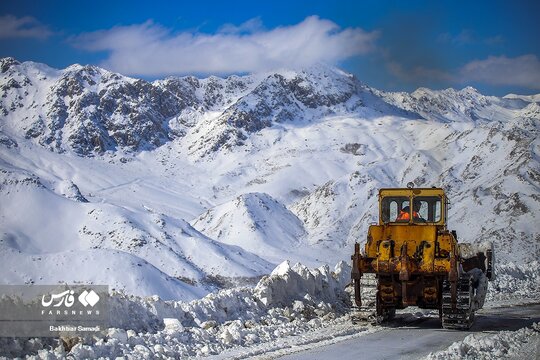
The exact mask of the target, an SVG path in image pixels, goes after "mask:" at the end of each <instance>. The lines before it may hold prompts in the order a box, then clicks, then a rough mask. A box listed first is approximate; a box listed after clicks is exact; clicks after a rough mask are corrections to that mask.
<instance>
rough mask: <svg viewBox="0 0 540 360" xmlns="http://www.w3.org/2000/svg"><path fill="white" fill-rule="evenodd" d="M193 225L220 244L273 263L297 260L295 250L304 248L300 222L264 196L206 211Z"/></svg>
mask: <svg viewBox="0 0 540 360" xmlns="http://www.w3.org/2000/svg"><path fill="white" fill-rule="evenodd" d="M192 225H193V226H194V227H195V228H197V229H198V230H199V231H201V232H202V233H204V234H207V235H208V236H210V237H212V238H214V239H216V240H219V241H220V242H223V243H226V244H231V245H236V246H240V247H241V248H243V249H246V250H248V251H250V252H252V253H254V254H257V255H258V256H260V257H262V258H265V259H268V260H269V261H271V262H274V263H278V262H279V261H280V260H282V259H292V260H298V259H299V258H300V256H296V253H298V248H299V247H301V246H305V245H306V244H305V243H304V242H303V241H302V240H303V238H304V235H305V234H304V227H303V224H302V222H301V221H300V219H298V218H297V217H296V216H295V215H294V214H293V213H292V212H290V211H289V210H288V209H287V208H286V207H285V206H284V205H283V204H281V203H279V202H278V201H276V200H275V199H273V198H272V197H270V196H269V195H267V194H261V193H248V194H244V195H241V196H239V197H237V198H236V199H234V200H233V201H230V202H227V203H225V204H221V205H218V206H216V207H213V208H211V209H210V210H208V211H206V212H205V213H203V214H202V215H200V216H199V217H198V218H197V219H195V220H194V221H193V222H192ZM301 257H303V258H306V257H307V254H303V255H302V256H301Z"/></svg>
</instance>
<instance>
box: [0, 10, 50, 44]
mask: <svg viewBox="0 0 540 360" xmlns="http://www.w3.org/2000/svg"><path fill="white" fill-rule="evenodd" d="M51 35H52V31H51V30H50V29H49V28H48V27H47V26H45V25H43V24H41V23H40V22H39V21H37V20H36V19H35V18H33V17H31V16H24V17H20V18H19V17H16V16H13V15H4V16H0V39H10V38H34V39H46V38H48V37H49V36H51Z"/></svg>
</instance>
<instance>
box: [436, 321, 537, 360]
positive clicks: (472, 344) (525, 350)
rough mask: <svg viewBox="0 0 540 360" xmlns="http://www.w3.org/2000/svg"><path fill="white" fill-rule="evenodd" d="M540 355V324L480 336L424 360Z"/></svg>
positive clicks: (469, 337) (522, 357)
mask: <svg viewBox="0 0 540 360" xmlns="http://www.w3.org/2000/svg"><path fill="white" fill-rule="evenodd" d="M538 354H540V323H535V324H533V325H532V326H531V327H527V328H523V329H519V330H517V331H501V332H499V333H496V334H495V335H491V334H485V333H479V334H471V335H469V336H467V337H466V338H465V339H464V340H463V341H458V342H455V343H453V344H452V345H451V346H450V347H449V348H448V349H446V350H443V351H439V352H436V353H431V354H429V355H428V356H427V357H425V360H450V359H460V360H461V359H475V360H477V359H501V358H505V359H533V358H535V357H537V356H538Z"/></svg>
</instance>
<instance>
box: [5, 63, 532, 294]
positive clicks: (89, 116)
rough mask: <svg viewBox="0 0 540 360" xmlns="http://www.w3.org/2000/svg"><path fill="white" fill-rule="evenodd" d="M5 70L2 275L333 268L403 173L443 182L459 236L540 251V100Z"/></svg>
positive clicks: (141, 278)
mask: <svg viewBox="0 0 540 360" xmlns="http://www.w3.org/2000/svg"><path fill="white" fill-rule="evenodd" d="M0 65H1V66H0V70H1V74H0V114H1V115H0V171H1V174H2V175H1V176H2V180H1V181H2V183H1V188H0V194H1V195H0V196H1V204H2V205H1V208H0V211H1V217H0V244H1V246H2V250H1V251H0V257H2V258H3V259H4V260H6V261H3V262H1V264H2V265H0V270H2V274H3V277H2V279H1V280H2V281H3V282H9V283H13V282H19V281H24V282H31V281H34V282H36V283H45V282H57V281H61V280H63V279H64V277H63V274H64V273H65V272H66V271H67V267H68V266H69V264H68V263H65V264H66V265H65V266H64V267H63V268H62V269H61V270H58V271H57V272H51V273H50V274H48V275H46V276H43V275H41V274H39V273H37V270H35V269H36V268H35V267H34V262H35V261H34V260H32V259H33V257H34V256H41V258H42V259H43V260H42V261H47V262H48V263H52V262H55V261H56V262H59V263H63V260H62V261H61V260H59V259H64V258H66V257H67V256H68V255H67V254H72V253H77V254H80V255H78V256H80V257H81V261H83V259H93V258H94V257H95V256H96V255H95V254H96V253H99V254H101V255H100V258H103V266H99V267H96V268H95V269H94V270H91V269H90V270H88V272H86V273H81V275H80V276H81V277H80V278H77V279H75V278H74V279H73V280H74V281H93V282H99V281H102V280H104V279H109V278H110V279H114V280H111V281H113V282H114V287H115V288H122V289H125V290H126V291H127V292H132V293H137V294H141V295H143V294H144V295H148V294H152V293H156V294H158V295H160V296H163V297H166V298H173V297H181V296H182V295H180V294H184V295H183V297H182V298H193V297H196V296H198V295H199V294H200V291H201V289H202V290H203V291H208V290H209V289H210V288H211V286H210V287H209V286H208V283H209V282H213V283H215V279H216V277H218V276H220V277H224V276H225V277H256V276H260V275H262V274H264V273H268V272H269V271H270V270H271V269H272V268H273V266H274V265H277V264H278V263H281V261H282V260H285V259H293V260H295V261H296V260H302V262H305V263H307V264H309V265H315V264H317V263H318V264H320V263H324V262H327V263H332V264H333V263H336V262H337V261H338V260H340V259H341V260H348V259H349V257H350V253H351V251H352V244H353V243H354V242H355V241H360V242H363V241H364V239H365V233H366V230H367V226H368V225H369V224H370V223H371V222H373V221H376V213H377V211H376V200H377V199H376V194H377V190H378V189H379V188H380V187H391V186H403V185H404V184H406V183H407V182H409V181H414V182H415V183H416V185H417V186H442V187H444V188H446V189H447V191H448V192H449V196H450V200H451V202H452V203H451V209H450V218H449V222H450V228H452V229H456V230H457V231H458V236H459V237H460V239H461V240H463V241H472V242H475V241H482V240H486V239H489V240H494V241H495V246H496V250H497V251H498V258H499V259H503V261H514V263H516V264H527V263H531V261H533V260H534V259H537V258H538V257H539V256H540V245H539V244H540V241H539V240H540V231H539V229H538V226H537V225H536V224H537V223H538V218H537V217H538V213H539V211H538V210H539V202H540V195H539V189H540V164H539V158H540V157H539V152H540V147H539V146H540V143H539V140H538V139H539V138H540V137H539V136H538V132H539V122H540V106H539V104H538V102H537V100H538V96H517V95H511V96H507V97H504V98H497V97H492V96H484V95H482V94H480V93H478V92H477V91H476V90H475V89H473V88H465V89H462V90H454V89H447V90H442V91H435V90H429V89H418V90H417V91H415V92H413V93H411V94H408V93H385V92H381V91H378V90H375V89H372V88H369V87H368V86H366V85H365V84H362V83H361V82H360V81H359V80H358V79H356V78H354V77H353V76H352V75H350V74H346V73H344V72H342V71H340V70H338V69H335V68H331V67H327V66H324V65H317V66H314V67H311V68H309V69H304V70H294V71H293V70H282V71H278V72H275V73H267V74H256V75H247V76H242V77H239V76H232V77H229V78H227V79H221V78H217V77H209V78H207V79H196V78H194V77H184V78H168V79H165V80H158V81H154V82H152V83H149V82H145V81H142V80H137V79H132V78H128V77H125V76H122V75H120V74H114V73H111V72H108V71H106V70H104V69H100V68H97V67H93V66H80V65H73V66H70V67H68V68H67V69H64V70H55V69H51V68H49V67H47V66H46V65H43V64H36V63H30V62H26V63H19V62H17V61H16V60H14V59H11V58H6V59H2V60H1V61H0ZM190 223H191V224H192V225H193V226H194V227H195V228H196V229H197V230H195V228H193V227H192V226H191V225H190ZM13 254H18V255H17V257H16V261H17V263H19V264H20V263H22V264H23V265H24V266H22V267H20V268H21V269H12V266H11V265H12V264H14V263H13V261H15V260H10V259H15V256H12V255H13ZM105 254H108V255H105ZM8 260H9V261H12V262H9V261H8ZM88 261H90V260H88ZM139 263H140V264H141V266H139V265H133V266H132V265H129V264H139ZM107 264H108V265H107ZM112 264H126V265H122V266H126V267H127V268H128V269H130V270H126V271H125V274H123V275H118V278H114V277H112V275H111V274H112V272H113V270H111V273H105V274H102V273H101V271H102V269H107V268H109V269H113V268H115V266H114V265H112ZM118 266H120V265H118ZM135 266H136V267H135ZM22 269H27V270H24V271H22ZM98 269H99V271H98ZM15 270H17V271H15ZM115 270H116V269H115ZM4 274H5V275H4ZM107 274H108V275H111V276H110V277H107ZM130 274H133V276H131V277H130ZM115 276H116V275H115ZM40 277H42V279H40ZM134 279H135V280H134ZM145 279H158V280H155V281H151V282H152V284H151V285H149V284H147V283H148V282H149V281H148V280H145ZM167 279H169V280H167ZM171 279H177V280H178V279H180V280H179V281H176V280H174V281H171ZM192 285H195V287H193V286H192Z"/></svg>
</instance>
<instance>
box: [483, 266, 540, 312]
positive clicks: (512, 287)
mask: <svg viewBox="0 0 540 360" xmlns="http://www.w3.org/2000/svg"><path fill="white" fill-rule="evenodd" d="M538 284H540V262H538V261H533V262H531V263H529V264H515V263H513V262H509V263H506V264H497V265H496V268H495V280H494V281H491V282H489V283H488V286H489V288H488V293H487V298H486V302H487V303H497V302H501V301H502V302H504V301H505V300H512V301H516V300H517V301H519V302H527V301H531V300H532V301H538V299H540V286H538Z"/></svg>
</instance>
